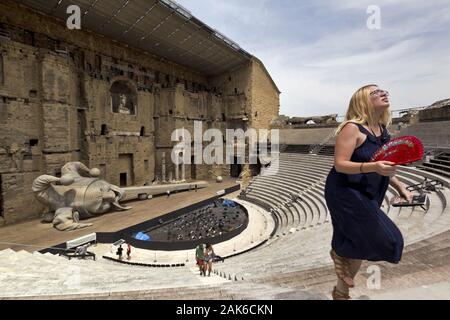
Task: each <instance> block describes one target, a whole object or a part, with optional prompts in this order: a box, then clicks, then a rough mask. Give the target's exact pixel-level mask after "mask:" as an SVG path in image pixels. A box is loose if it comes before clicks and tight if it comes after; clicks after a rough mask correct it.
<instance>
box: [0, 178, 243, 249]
mask: <svg viewBox="0 0 450 320" xmlns="http://www.w3.org/2000/svg"><path fill="white" fill-rule="evenodd" d="M208 183H209V186H208V187H206V188H204V189H199V190H197V191H194V190H192V191H185V192H179V193H174V194H171V195H170V197H167V196H165V195H164V196H158V197H154V198H153V199H150V200H144V201H140V200H135V201H129V202H124V203H126V204H127V205H129V206H132V207H133V208H132V209H130V210H127V211H116V212H111V213H107V214H104V215H102V216H99V217H95V218H91V219H89V220H84V221H86V222H90V223H93V226H91V227H88V228H85V229H80V230H73V231H67V232H65V231H58V230H56V229H54V228H53V226H52V224H44V223H41V221H40V219H34V220H31V221H26V222H23V223H19V224H14V225H10V226H5V227H2V228H0V250H3V249H7V248H11V249H13V250H16V251H19V250H26V251H29V252H33V251H39V250H42V249H45V248H47V247H50V246H52V245H56V244H59V243H63V242H66V241H68V240H71V239H75V238H78V237H82V236H84V235H87V234H90V233H94V232H114V231H118V230H121V229H124V228H126V227H129V226H133V225H136V224H138V223H141V222H144V221H147V220H149V219H153V218H156V217H160V216H163V215H165V214H167V213H169V212H172V211H174V210H177V209H180V208H183V207H185V206H187V205H189V204H192V203H196V202H200V201H202V200H205V199H208V198H211V197H213V196H215V195H216V193H217V191H219V190H222V189H226V188H229V187H232V186H235V185H237V184H238V183H236V179H235V178H227V179H224V180H223V182H221V183H217V182H216V181H215V180H210V181H208Z"/></svg>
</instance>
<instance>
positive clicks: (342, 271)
mask: <svg viewBox="0 0 450 320" xmlns="http://www.w3.org/2000/svg"><path fill="white" fill-rule="evenodd" d="M330 256H331V259H333V262H334V270H335V271H336V275H337V276H338V278H339V279H341V280H342V281H344V283H345V284H346V285H347V286H349V287H350V288H353V287H354V286H355V283H354V282H353V278H352V276H351V274H350V270H349V268H350V264H349V262H348V260H347V259H346V258H343V257H340V256H338V255H337V254H336V252H335V251H334V250H331V251H330Z"/></svg>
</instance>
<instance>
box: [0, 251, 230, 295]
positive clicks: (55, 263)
mask: <svg viewBox="0 0 450 320" xmlns="http://www.w3.org/2000/svg"><path fill="white" fill-rule="evenodd" d="M0 259H1V261H2V263H1V265H0V283H1V284H2V285H1V286H0V298H7V297H23V298H26V297H33V296H41V297H45V296H47V295H51V296H55V295H61V296H62V297H63V296H66V295H75V294H76V295H80V294H81V295H84V296H89V295H90V294H94V293H95V294H99V293H103V294H109V293H111V292H132V291H136V290H140V291H145V290H158V289H160V290H163V292H164V290H168V289H170V288H178V289H179V290H180V288H184V287H202V286H205V285H206V286H211V285H213V286H218V285H221V284H223V283H226V282H228V280H225V279H223V278H220V277H217V276H215V277H211V278H208V277H207V278H201V277H200V276H198V275H197V268H196V267H195V266H194V265H193V264H192V266H190V267H178V268H157V269H156V268H145V267H136V266H129V265H121V264H116V263H113V262H109V261H107V260H102V259H101V260H98V261H92V260H77V259H71V260H70V261H69V260H68V259H66V258H64V257H60V256H57V255H52V254H49V253H46V254H40V253H38V252H34V253H29V252H26V251H19V252H14V251H13V250H11V249H6V250H3V251H0ZM160 294H161V295H163V294H162V292H160Z"/></svg>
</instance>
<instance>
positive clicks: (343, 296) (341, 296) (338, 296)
mask: <svg viewBox="0 0 450 320" xmlns="http://www.w3.org/2000/svg"><path fill="white" fill-rule="evenodd" d="M331 297H332V298H333V300H350V299H351V298H350V296H349V295H348V293H344V292H341V291H339V290H338V289H337V288H336V287H334V289H333V291H332V292H331Z"/></svg>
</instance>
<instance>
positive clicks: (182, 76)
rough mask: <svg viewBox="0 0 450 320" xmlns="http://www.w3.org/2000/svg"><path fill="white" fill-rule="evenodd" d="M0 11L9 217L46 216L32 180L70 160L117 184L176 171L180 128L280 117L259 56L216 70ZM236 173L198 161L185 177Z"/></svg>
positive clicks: (0, 156)
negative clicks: (210, 72) (175, 135)
mask: <svg viewBox="0 0 450 320" xmlns="http://www.w3.org/2000/svg"><path fill="white" fill-rule="evenodd" d="M0 12H1V14H0V225H2V224H6V223H14V222H17V221H21V220H24V219H28V218H35V217H38V216H39V215H40V214H41V213H42V212H43V208H42V206H41V205H40V204H38V203H37V201H36V200H35V199H34V197H33V195H32V192H31V184H32V181H33V180H34V178H36V177H37V176H39V175H41V174H44V173H48V174H52V175H59V174H60V172H59V170H60V169H61V167H62V165H64V164H65V163H66V162H68V161H82V162H84V163H86V165H88V166H89V167H98V168H100V169H101V171H102V176H103V177H104V178H105V179H106V180H107V181H108V182H110V183H112V184H116V185H127V186H130V185H143V184H145V183H152V182H153V181H154V180H155V179H156V180H163V179H164V178H165V180H168V179H169V177H170V176H172V179H175V169H174V166H173V164H172V163H171V159H170V153H171V151H172V146H173V145H174V143H173V142H171V140H170V134H171V133H172V131H173V130H174V129H176V128H182V127H184V128H186V129H188V130H190V131H191V132H193V126H194V121H196V120H197V121H202V123H203V130H207V129H209V128H218V129H220V130H222V131H223V132H224V130H225V129H226V128H243V129H245V128H249V127H255V128H268V127H269V122H270V121H271V120H273V119H274V118H276V117H277V116H278V110H279V91H278V89H277V88H276V86H275V84H274V83H273V81H272V79H271V78H270V76H269V74H268V73H267V71H266V70H265V68H264V66H263V64H262V63H261V62H260V61H259V60H257V59H256V58H253V59H251V60H250V61H249V62H248V63H247V64H245V65H242V66H240V67H238V68H236V69H235V70H230V71H229V72H227V73H226V74H223V75H220V76H217V77H213V78H208V77H207V76H205V75H203V74H201V73H198V72H196V71H195V70H190V69H187V68H185V67H183V66H180V65H177V64H175V63H172V62H170V61H167V60H164V59H162V58H159V57H156V56H153V55H151V54H148V53H145V52H142V51H139V50H135V49H132V48H129V47H126V46H122V45H121V44H120V43H117V42H113V41H111V40H109V39H108V38H105V37H101V36H97V35H95V34H93V33H90V32H87V31H83V30H68V29H67V28H65V25H64V23H63V22H61V21H58V20H56V19H54V18H51V17H48V16H45V15H42V14H39V13H37V12H35V11H33V10H30V9H28V8H26V7H23V6H20V5H18V4H16V3H15V2H13V1H10V0H5V1H2V2H1V3H0ZM116 88H122V89H119V91H120V90H125V91H124V92H125V94H124V95H121V94H120V92H116V91H117V90H116ZM118 110H119V111H118ZM163 153H164V155H163ZM163 157H164V158H165V163H166V168H165V171H166V172H165V175H163V172H162V161H163V160H162V158H163ZM179 174H180V175H179V178H180V179H181V172H180V173H179ZM229 174H230V168H229V166H227V165H221V166H208V165H196V166H195V167H190V166H186V168H185V176H184V177H185V179H187V180H189V179H191V178H195V179H207V178H212V177H214V176H215V175H222V176H228V175H229Z"/></svg>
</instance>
